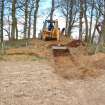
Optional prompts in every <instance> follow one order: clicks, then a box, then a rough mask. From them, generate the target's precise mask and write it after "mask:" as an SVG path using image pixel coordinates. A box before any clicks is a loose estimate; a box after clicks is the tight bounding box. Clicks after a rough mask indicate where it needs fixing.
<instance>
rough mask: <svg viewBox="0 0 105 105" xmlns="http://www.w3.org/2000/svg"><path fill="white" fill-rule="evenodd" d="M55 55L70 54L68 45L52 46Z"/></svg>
mask: <svg viewBox="0 0 105 105" xmlns="http://www.w3.org/2000/svg"><path fill="white" fill-rule="evenodd" d="M52 50H53V55H54V56H55V57H56V56H69V55H70V52H69V49H68V47H66V46H52Z"/></svg>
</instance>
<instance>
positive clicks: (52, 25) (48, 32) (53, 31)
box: [40, 20, 61, 41]
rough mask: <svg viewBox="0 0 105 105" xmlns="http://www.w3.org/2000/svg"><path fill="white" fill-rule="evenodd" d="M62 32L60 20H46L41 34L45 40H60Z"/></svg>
mask: <svg viewBox="0 0 105 105" xmlns="http://www.w3.org/2000/svg"><path fill="white" fill-rule="evenodd" d="M60 33H61V32H60V29H59V28H58V20H45V22H44V25H43V28H42V31H41V32H40V35H41V39H43V40H46V39H47V38H48V39H56V40H57V41H60Z"/></svg>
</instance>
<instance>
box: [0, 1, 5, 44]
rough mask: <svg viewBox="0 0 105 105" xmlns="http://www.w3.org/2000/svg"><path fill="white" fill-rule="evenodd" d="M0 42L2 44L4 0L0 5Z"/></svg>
mask: <svg viewBox="0 0 105 105" xmlns="http://www.w3.org/2000/svg"><path fill="white" fill-rule="evenodd" d="M0 6H1V7H0V8H1V10H0V40H1V42H3V17H4V0H2V1H1V4H0Z"/></svg>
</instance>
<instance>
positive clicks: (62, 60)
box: [53, 48, 103, 80]
mask: <svg viewBox="0 0 105 105" xmlns="http://www.w3.org/2000/svg"><path fill="white" fill-rule="evenodd" d="M53 57H54V63H55V64H54V66H55V71H56V73H57V74H58V75H60V76H61V77H63V78H64V79H69V80H72V79H73V80H77V79H87V78H93V79H95V78H97V77H98V76H100V75H102V72H103V71H99V70H98V69H96V68H94V67H93V66H91V65H89V66H88V64H87V65H84V64H82V63H80V62H79V59H78V58H76V56H75V55H72V54H71V53H70V49H68V48H67V49H53ZM81 59H82V58H81Z"/></svg>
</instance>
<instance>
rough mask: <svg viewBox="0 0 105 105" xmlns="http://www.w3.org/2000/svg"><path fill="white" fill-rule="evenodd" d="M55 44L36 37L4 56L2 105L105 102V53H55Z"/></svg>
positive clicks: (0, 84) (97, 104) (0, 80)
mask: <svg viewBox="0 0 105 105" xmlns="http://www.w3.org/2000/svg"><path fill="white" fill-rule="evenodd" d="M65 42H67V41H63V42H62V44H63V45H64V44H66V43H65ZM53 44H54V45H55V44H57V43H56V42H55V41H51V42H44V41H39V40H34V41H31V43H30V46H29V47H27V48H25V47H24V48H23V47H22V48H12V49H8V50H6V54H7V55H4V56H0V59H1V60H0V105H105V54H103V53H98V54H96V55H91V56H90V55H88V54H87V51H86V48H85V47H84V46H79V47H76V48H71V47H70V48H69V53H66V54H65V52H63V53H61V52H57V51H55V52H54V53H53V52H52V49H51V48H50V47H49V46H51V45H53ZM56 53H57V56H55V55H56ZM54 54H55V55H54Z"/></svg>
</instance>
